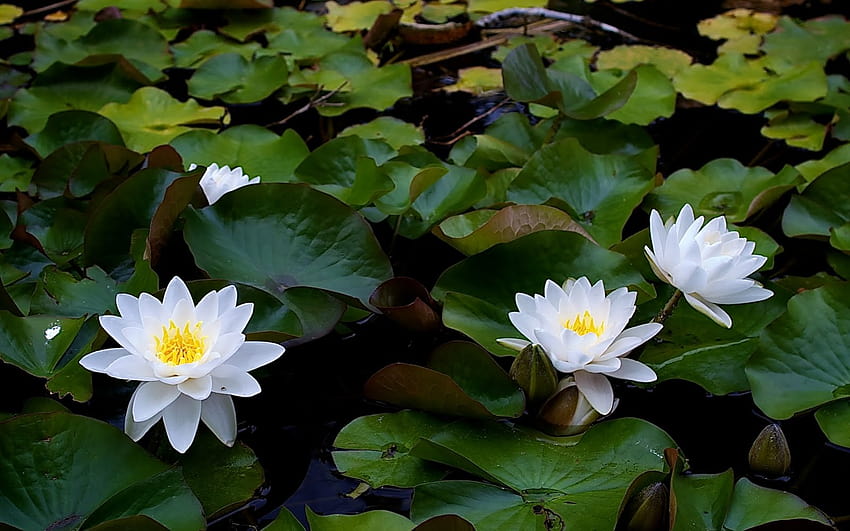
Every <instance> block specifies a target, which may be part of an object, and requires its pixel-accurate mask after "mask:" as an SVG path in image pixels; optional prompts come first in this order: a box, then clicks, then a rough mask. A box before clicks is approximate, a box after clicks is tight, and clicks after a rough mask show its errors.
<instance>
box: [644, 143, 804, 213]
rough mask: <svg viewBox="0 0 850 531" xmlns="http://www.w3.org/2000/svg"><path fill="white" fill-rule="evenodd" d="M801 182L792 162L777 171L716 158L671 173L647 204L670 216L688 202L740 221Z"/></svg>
mask: <svg viewBox="0 0 850 531" xmlns="http://www.w3.org/2000/svg"><path fill="white" fill-rule="evenodd" d="M802 182H804V181H803V178H802V177H801V176H800V174H799V173H797V171H796V170H795V169H794V168H792V167H790V166H786V167H785V168H783V170H782V171H780V172H779V173H777V174H774V173H773V172H771V171H769V170H767V169H765V168H762V167H760V166H757V167H755V168H748V167H746V166H744V165H742V164H741V163H740V162H738V161H737V160H735V159H715V160H713V161H711V162H709V163H708V164H706V165H705V166H703V167H702V168H700V169H699V170H690V169H682V170H679V171H676V172H674V173H673V174H672V175H670V176H668V177H667V179H665V181H664V184H662V185H661V186H659V187H658V188H656V189H655V190H653V191H652V193H650V194H649V197H648V198H647V207H648V208H654V209H657V210H658V211H659V212H660V213H661V218H662V219H667V218H668V217H670V216H675V215H676V214H678V213H679V210H681V208H682V206H684V205H685V204H689V205H691V206H692V207H693V209H694V213H695V214H696V215H704V216H706V218H713V217H716V216H719V215H725V216H726V219H728V220H729V221H731V222H733V223H738V222H742V221H745V220H746V219H748V218H749V217H751V216H752V215H753V214H755V213H756V212H758V211H760V210H762V209H764V208H766V207H768V206H770V205H771V204H772V203H773V202H774V201H776V200H777V199H779V197H780V196H781V195H782V194H784V193H785V192H786V191H788V190H790V189H791V188H793V187H795V186H797V185H799V184H801V183H802Z"/></svg>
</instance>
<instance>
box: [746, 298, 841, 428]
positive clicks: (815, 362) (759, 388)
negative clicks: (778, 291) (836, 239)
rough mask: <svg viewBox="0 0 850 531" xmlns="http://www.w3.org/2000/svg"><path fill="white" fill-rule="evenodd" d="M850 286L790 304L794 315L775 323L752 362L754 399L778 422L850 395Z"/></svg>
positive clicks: (749, 373)
mask: <svg viewBox="0 0 850 531" xmlns="http://www.w3.org/2000/svg"><path fill="white" fill-rule="evenodd" d="M848 296H850V287H848V285H847V284H846V283H836V284H828V285H825V286H823V287H820V288H817V289H814V290H811V291H806V292H803V293H800V294H798V295H796V296H794V297H793V298H791V300H790V301H788V312H787V313H786V314H784V315H783V316H781V317H780V318H779V319H777V320H776V321H774V322H773V323H772V324H771V325H769V326H768V327H767V328H766V329H765V330H764V331H763V332H762V334H761V337H760V338H759V346H758V349H757V350H756V352H755V354H754V355H753V357H752V358H750V361H749V363H748V364H747V368H746V371H747V378H748V379H749V380H750V385H751V387H752V389H753V400H754V401H755V403H756V405H757V406H759V408H761V410H762V411H764V412H765V413H767V414H768V415H770V416H771V417H772V418H776V419H784V418H789V417H790V416H791V415H793V414H794V413H797V412H799V411H804V410H806V409H809V408H812V407H815V406H819V405H821V404H826V403H828V402H832V401H833V400H835V399H837V398H842V397H844V396H848V395H850V392H848V391H847V390H848V389H850V361H849V360H850V355H848V353H850V343H848V340H847V337H846V334H845V333H844V332H843V330H844V328H843V327H844V323H845V322H846V321H847V320H848V319H850V305H848Z"/></svg>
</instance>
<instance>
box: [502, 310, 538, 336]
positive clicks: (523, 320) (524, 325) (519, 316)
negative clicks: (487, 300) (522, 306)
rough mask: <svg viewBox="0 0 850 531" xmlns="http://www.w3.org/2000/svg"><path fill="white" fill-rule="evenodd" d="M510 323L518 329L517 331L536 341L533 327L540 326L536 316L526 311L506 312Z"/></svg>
mask: <svg viewBox="0 0 850 531" xmlns="http://www.w3.org/2000/svg"><path fill="white" fill-rule="evenodd" d="M508 319H510V321H511V324H513V325H514V327H516V329H517V330H519V333H520V334H522V335H524V336H525V337H527V338H528V339H530V340H531V342H532V343H534V342H536V341H537V336H536V335H535V334H534V330H535V328H538V327H539V326H540V323H539V321H538V320H537V318H535V317H534V316H532V315H531V314H527V313H520V312H510V313H509V314H508Z"/></svg>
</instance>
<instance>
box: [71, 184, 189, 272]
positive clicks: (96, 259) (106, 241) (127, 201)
mask: <svg viewBox="0 0 850 531" xmlns="http://www.w3.org/2000/svg"><path fill="white" fill-rule="evenodd" d="M195 173H196V174H195V175H194V176H191V175H190V176H188V177H187V176H184V175H183V174H181V173H176V172H171V171H168V170H163V169H160V168H149V169H146V170H142V171H140V172H138V173H136V174H135V175H133V176H132V177H130V178H128V179H127V180H126V181H124V182H123V183H121V184H120V185H119V186H117V187H116V188H115V189H114V190H113V191H112V192H111V193H110V194H109V195H108V196H106V197H105V198H104V199H103V201H102V202H100V203H99V204H98V206H97V208H96V210H95V211H94V212H93V213H92V214H91V215H90V217H89V220H88V225H87V226H86V233H85V243H84V251H83V252H84V257H85V261H86V263H87V264H97V265H99V266H101V267H103V268H104V269H106V270H107V271H111V270H112V269H114V268H115V267H117V266H118V265H120V264H121V263H122V262H125V261H127V260H128V259H129V251H130V240H131V235H132V234H133V231H134V230H136V229H142V228H144V229H147V228H149V227H150V226H151V221H152V220H153V218H154V215H155V214H156V212H157V209H158V208H159V206H160V204H161V203H162V202H163V200H164V198H165V196H166V193H167V190H168V189H169V187H171V186H172V185H174V184H175V183H177V184H178V186H179V181H180V180H181V179H189V180H192V179H194V180H195V181H197V180H198V179H199V178H200V176H199V175H197V173H198V172H195Z"/></svg>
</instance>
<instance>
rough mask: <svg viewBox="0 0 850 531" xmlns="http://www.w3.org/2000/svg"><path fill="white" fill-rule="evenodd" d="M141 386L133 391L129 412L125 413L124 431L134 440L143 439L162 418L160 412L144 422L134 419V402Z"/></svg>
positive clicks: (128, 407)
mask: <svg viewBox="0 0 850 531" xmlns="http://www.w3.org/2000/svg"><path fill="white" fill-rule="evenodd" d="M139 387H141V386H139ZM139 387H137V388H136V390H135V391H134V392H133V396H131V397H130V404H129V405H128V406H127V414H126V415H124V433H126V434H127V435H128V436H129V437H130V438H131V439H133V440H134V441H138V440H139V439H141V438H142V437H143V436H144V435H145V434H146V433H147V432H148V430H149V429H151V426H153V425H154V424H156V423H157V422H159V419H161V418H162V414H161V413H158V414H156V415H154V416H153V417H151V418H149V419H147V420H144V421H142V422H136V421H135V420H133V413H132V411H133V403H134V402H135V401H136V395H137V394H138V392H139Z"/></svg>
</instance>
